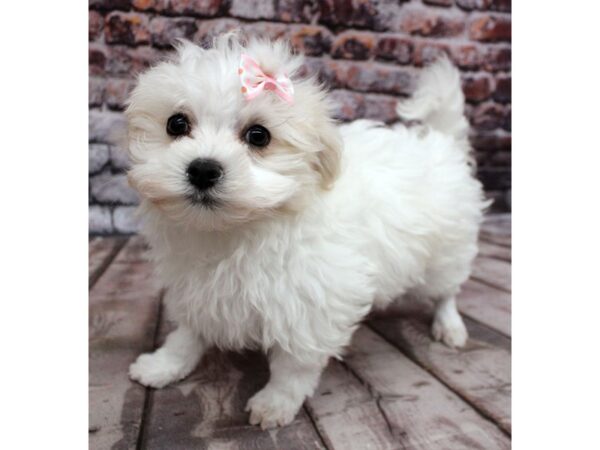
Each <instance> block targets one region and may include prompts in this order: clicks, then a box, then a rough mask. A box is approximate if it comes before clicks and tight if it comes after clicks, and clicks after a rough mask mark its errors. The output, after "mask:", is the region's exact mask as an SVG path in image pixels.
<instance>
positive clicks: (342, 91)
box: [89, 0, 511, 234]
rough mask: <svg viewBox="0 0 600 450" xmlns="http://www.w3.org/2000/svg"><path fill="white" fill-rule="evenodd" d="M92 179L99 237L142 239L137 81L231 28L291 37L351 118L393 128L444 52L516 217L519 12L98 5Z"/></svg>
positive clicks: (494, 6)
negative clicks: (425, 71)
mask: <svg viewBox="0 0 600 450" xmlns="http://www.w3.org/2000/svg"><path fill="white" fill-rule="evenodd" d="M89 7H90V10H89V73H90V78H89V180H90V194H89V204H90V214H89V227H90V233H92V234H112V233H134V232H135V231H136V230H137V225H136V221H135V218H134V216H133V211H134V210H135V205H136V204H137V202H138V197H137V195H136V194H135V192H133V191H132V190H131V188H129V187H128V185H127V180H126V177H125V175H124V171H125V170H126V168H127V158H126V156H125V154H124V152H123V151H122V149H120V148H119V146H118V144H117V142H118V140H119V138H118V136H119V135H121V134H122V132H123V129H124V118H123V114H122V111H123V109H124V107H125V101H126V98H127V94H128V92H129V91H130V89H131V88H132V84H133V80H134V79H135V75H136V74H137V73H138V72H140V71H141V70H143V69H144V68H145V67H148V65H150V64H152V63H154V62H156V61H158V60H160V59H161V58H163V57H164V55H165V54H166V53H167V52H169V51H171V48H170V43H171V42H172V41H173V40H174V39H175V38H179V37H184V38H187V39H189V40H191V41H193V42H196V43H199V44H205V43H207V42H210V40H211V38H212V36H214V35H215V34H218V33H220V32H223V31H227V30H231V29H234V28H241V29H242V30H244V31H246V32H249V33H256V34H260V35H263V36H264V35H266V36H270V37H273V38H279V37H284V38H287V39H289V40H290V42H291V43H292V45H293V47H294V48H295V49H297V50H299V51H302V52H303V53H304V54H306V55H307V58H306V63H305V68H304V69H303V70H306V71H311V72H317V73H318V74H319V77H320V78H321V79H322V80H323V81H325V82H326V83H327V85H328V86H329V88H330V89H331V95H332V96H333V98H334V99H335V100H336V103H337V110H336V116H337V118H338V119H340V120H342V121H348V120H354V119H358V118H373V119H380V120H383V121H385V122H388V123H391V122H393V121H394V120H396V116H395V112H394V107H395V104H396V102H397V100H398V99H399V98H402V97H403V96H406V95H408V94H410V92H411V87H412V82H413V80H414V78H415V75H416V74H418V72H419V70H420V68H421V67H423V65H424V64H426V63H427V62H428V61H431V60H432V59H434V58H435V57H436V55H438V54H439V53H440V52H446V53H447V54H448V55H449V56H450V57H451V59H452V60H453V61H454V63H455V64H456V65H457V66H458V67H459V68H460V70H461V73H462V81H463V90H464V93H465V96H466V98H467V102H468V104H467V115H468V117H469V120H470V122H471V125H472V130H471V142H472V145H473V147H474V148H475V151H476V156H477V161H478V177H479V178H480V179H481V180H482V182H483V184H484V186H485V189H486V192H487V194H488V196H489V197H490V198H493V199H494V204H493V207H492V208H493V210H495V211H507V210H510V187H511V176H510V173H511V167H510V165H511V133H510V131H511V73H510V70H511V44H510V40H511V16H510V11H511V5H510V1H507V0H407V1H402V0H320V1H317V0H90V3H89Z"/></svg>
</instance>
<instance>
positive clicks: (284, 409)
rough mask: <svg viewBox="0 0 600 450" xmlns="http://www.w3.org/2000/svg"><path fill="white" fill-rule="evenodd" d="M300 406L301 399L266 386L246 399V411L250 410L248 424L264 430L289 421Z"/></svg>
mask: <svg viewBox="0 0 600 450" xmlns="http://www.w3.org/2000/svg"><path fill="white" fill-rule="evenodd" d="M301 406H302V400H300V401H296V400H294V399H293V398H291V397H290V396H289V395H287V394H286V393H285V392H282V391H280V390H277V389H273V388H269V387H268V386H267V387H265V388H264V389H263V390H261V391H259V392H258V393H256V394H255V395H254V396H253V397H252V398H251V399H250V400H248V404H247V405H246V411H250V424H251V425H260V427H261V428H262V429H263V430H265V429H267V428H274V427H277V426H280V427H282V426H284V425H287V424H289V423H291V422H292V421H293V420H294V417H295V416H296V413H297V412H298V410H299V409H300V407H301Z"/></svg>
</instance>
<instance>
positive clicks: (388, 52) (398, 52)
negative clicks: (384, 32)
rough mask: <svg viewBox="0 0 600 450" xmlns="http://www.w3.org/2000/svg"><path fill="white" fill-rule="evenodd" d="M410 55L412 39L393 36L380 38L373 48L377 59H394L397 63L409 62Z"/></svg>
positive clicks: (410, 59) (411, 53) (411, 52)
mask: <svg viewBox="0 0 600 450" xmlns="http://www.w3.org/2000/svg"><path fill="white" fill-rule="evenodd" d="M412 55H413V44H412V41H410V40H409V39H405V38H400V37H393V36H391V37H388V36H386V37H383V38H380V39H379V42H378V43H377V48H376V50H375V56H376V58H377V59H381V60H386V61H395V62H397V63H398V64H409V63H410V62H411V61H412Z"/></svg>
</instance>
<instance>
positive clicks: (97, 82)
mask: <svg viewBox="0 0 600 450" xmlns="http://www.w3.org/2000/svg"><path fill="white" fill-rule="evenodd" d="M103 102H104V80H103V79H102V78H96V77H90V78H89V80H88V103H89V106H90V107H95V106H101V105H102V103H103Z"/></svg>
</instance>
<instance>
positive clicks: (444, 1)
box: [423, 0, 452, 6]
mask: <svg viewBox="0 0 600 450" xmlns="http://www.w3.org/2000/svg"><path fill="white" fill-rule="evenodd" d="M423 3H426V4H428V5H434V6H452V0H423Z"/></svg>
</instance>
